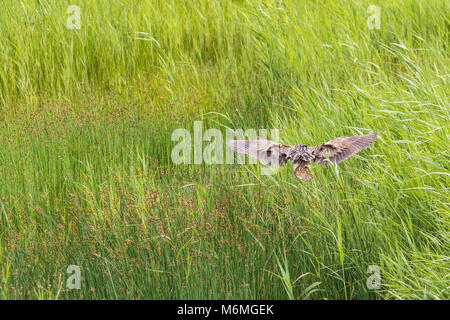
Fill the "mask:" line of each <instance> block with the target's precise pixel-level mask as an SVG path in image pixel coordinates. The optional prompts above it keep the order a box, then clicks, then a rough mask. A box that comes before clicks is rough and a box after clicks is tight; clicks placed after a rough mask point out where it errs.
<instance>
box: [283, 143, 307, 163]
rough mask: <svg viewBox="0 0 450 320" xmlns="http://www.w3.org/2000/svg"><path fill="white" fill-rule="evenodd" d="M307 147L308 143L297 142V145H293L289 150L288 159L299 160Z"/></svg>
mask: <svg viewBox="0 0 450 320" xmlns="http://www.w3.org/2000/svg"><path fill="white" fill-rule="evenodd" d="M305 148H306V145H304V144H296V145H295V146H293V147H292V148H291V150H289V153H288V154H287V159H288V161H297V160H299V159H300V158H301V157H302V155H303V153H304V150H305Z"/></svg>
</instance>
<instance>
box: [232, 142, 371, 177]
mask: <svg viewBox="0 0 450 320" xmlns="http://www.w3.org/2000/svg"><path fill="white" fill-rule="evenodd" d="M376 138H377V134H376V133H371V134H366V135H363V136H352V137H346V136H345V137H339V138H336V139H333V140H331V141H328V142H325V143H323V144H321V145H318V146H315V147H308V146H306V145H304V144H296V145H295V146H288V145H283V144H280V143H277V142H273V141H270V140H264V139H260V138H258V139H256V140H230V141H228V142H227V145H228V147H229V148H230V149H232V150H234V151H236V152H239V153H245V154H248V155H250V156H252V157H255V158H257V159H258V160H259V161H261V162H262V163H264V164H268V165H283V164H285V163H286V162H288V161H292V166H293V168H294V172H295V176H296V177H297V178H300V179H305V180H309V179H310V175H309V166H310V163H311V161H314V162H317V163H319V164H320V165H322V166H323V167H327V166H328V164H329V163H330V162H331V163H334V164H336V163H339V162H342V161H344V160H345V159H347V158H348V157H350V156H351V155H353V154H355V153H357V152H359V151H361V150H362V149H364V148H366V147H367V146H369V145H370V144H371V143H372V142H373V141H374V140H375V139H376Z"/></svg>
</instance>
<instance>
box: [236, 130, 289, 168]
mask: <svg viewBox="0 0 450 320" xmlns="http://www.w3.org/2000/svg"><path fill="white" fill-rule="evenodd" d="M227 146H228V147H229V148H230V149H231V150H234V151H235V152H239V153H245V154H248V155H250V156H252V157H254V158H257V159H258V160H259V161H261V162H262V163H264V164H268V165H272V166H276V165H282V164H284V163H286V162H287V157H286V155H287V153H288V151H289V149H290V148H291V146H287V145H283V144H280V143H277V142H274V141H270V140H265V139H261V138H259V137H258V138H257V139H256V140H230V141H227Z"/></svg>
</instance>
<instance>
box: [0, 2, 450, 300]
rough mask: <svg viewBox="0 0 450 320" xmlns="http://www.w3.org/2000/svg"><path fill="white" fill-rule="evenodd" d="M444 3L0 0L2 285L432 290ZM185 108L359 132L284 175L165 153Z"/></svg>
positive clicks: (132, 290)
mask: <svg viewBox="0 0 450 320" xmlns="http://www.w3.org/2000/svg"><path fill="white" fill-rule="evenodd" d="M70 4H77V5H80V7H81V29H80V30H69V29H67V28H66V27H65V23H66V20H67V18H68V17H69V14H67V13H66V10H67V7H68V6H69V5H70ZM372 4H375V5H379V6H380V7H381V29H379V30H376V29H374V30H369V29H368V27H367V24H366V21H367V19H368V17H369V14H368V13H367V8H368V7H369V5H372ZM449 6H450V5H449V2H448V1H394V0H392V1H382V2H381V1H331V0H330V1H323V0H321V1H293V0H292V1H256V0H247V1H213V0H211V1H168V0H164V1H162V0H161V1H131V0H129V1H127V0H122V1H118V0H114V1H110V0H108V1H94V0H86V1H45V0H28V1H26V0H23V1H16V0H6V1H5V0H4V1H3V3H2V9H1V10H0V149H1V152H0V295H1V297H2V298H5V299H16V298H44V299H47V298H52V299H53V298H59V299H78V298H81V299H87V298H93V299H104V298H106V299H115V298H117V299H131V298H146V299H163V298H164V299H180V298H183V299H194V298H198V299H204V298H216V299H217V298H219V299H230V298H232V299H250V298H251V299H287V298H290V299H303V298H309V299H336V298H339V299H380V298H401V299H417V298H419V299H422V298H425V299H445V298H449V282H450V281H449V235H450V234H449V214H448V213H449V196H448V195H449V192H448V187H449V149H448V143H449V108H448V107H449V100H448V95H449V88H450V86H449V66H450V64H449V62H450V55H449V36H450V34H449V31H450V30H449V25H450V23H449V17H450V8H449ZM195 120H202V121H203V126H204V128H207V127H210V128H220V129H222V130H224V129H225V128H227V127H229V128H243V129H249V128H256V129H258V128H267V129H270V128H276V129H279V130H280V135H281V142H284V143H292V144H294V143H305V144H319V143H321V142H323V141H326V140H329V139H331V138H334V137H336V136H340V135H352V134H364V133H369V132H372V131H376V132H378V134H379V135H380V138H379V139H378V140H377V141H376V142H375V143H374V144H373V145H372V146H371V147H370V148H369V149H367V150H365V151H363V152H361V153H360V154H358V155H357V156H354V157H352V158H351V159H349V160H347V161H345V162H344V163H342V164H340V165H339V167H337V168H330V169H328V170H324V169H321V168H317V167H313V168H312V173H313V175H314V179H313V180H311V181H310V182H308V183H305V182H304V181H300V180H297V179H296V178H295V177H294V176H293V174H292V173H293V172H292V168H291V167H286V168H282V170H280V172H279V173H278V174H277V175H275V176H263V175H260V174H259V170H258V168H259V166H258V165H244V166H238V165H180V166H175V165H173V164H172V163H171V159H170V153H171V149H172V147H173V146H174V144H175V143H174V142H172V141H171V139H170V137H171V134H172V131H173V130H174V129H176V128H187V129H189V130H192V126H193V121H195ZM72 264H75V265H79V266H80V268H81V275H82V285H81V289H80V290H67V289H66V280H67V278H68V276H69V275H68V274H67V273H66V269H67V267H68V266H69V265H72ZM369 265H378V266H379V267H380V268H381V276H382V279H381V282H382V288H381V289H380V290H369V289H368V288H367V287H366V279H367V278H368V276H369V275H370V274H367V268H368V266H369Z"/></svg>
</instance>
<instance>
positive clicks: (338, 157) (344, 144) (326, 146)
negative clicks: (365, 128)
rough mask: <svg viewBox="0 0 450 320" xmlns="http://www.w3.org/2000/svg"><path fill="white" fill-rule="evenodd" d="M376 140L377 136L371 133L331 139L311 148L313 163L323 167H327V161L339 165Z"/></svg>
mask: <svg viewBox="0 0 450 320" xmlns="http://www.w3.org/2000/svg"><path fill="white" fill-rule="evenodd" d="M376 138H377V134H376V133H371V134H366V135H363V136H353V137H339V138H336V139H333V140H331V141H328V142H325V143H323V144H321V145H319V146H316V147H313V152H312V153H313V155H314V161H315V162H318V163H319V164H321V165H322V166H324V167H326V166H327V165H328V160H329V161H331V162H332V163H339V162H341V161H344V160H345V159H347V158H348V157H350V156H352V155H353V154H355V153H357V152H359V151H361V150H362V149H364V148H366V147H367V146H369V145H370V144H371V143H372V142H373V141H374V140H375V139H376ZM327 159H328V160H327Z"/></svg>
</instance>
